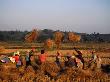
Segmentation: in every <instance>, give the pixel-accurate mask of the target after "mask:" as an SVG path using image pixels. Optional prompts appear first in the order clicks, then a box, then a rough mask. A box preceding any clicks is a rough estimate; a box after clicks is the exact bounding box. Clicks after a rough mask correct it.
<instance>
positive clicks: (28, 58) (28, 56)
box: [25, 50, 31, 68]
mask: <svg viewBox="0 0 110 82" xmlns="http://www.w3.org/2000/svg"><path fill="white" fill-rule="evenodd" d="M29 53H30V51H29V50H28V51H27V52H26V57H25V60H26V68H27V67H28V66H29V65H31V60H30V54H29Z"/></svg>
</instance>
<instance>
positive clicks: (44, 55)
mask: <svg viewBox="0 0 110 82" xmlns="http://www.w3.org/2000/svg"><path fill="white" fill-rule="evenodd" d="M39 59H40V61H41V62H45V61H46V54H41V55H39Z"/></svg>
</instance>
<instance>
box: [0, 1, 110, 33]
mask: <svg viewBox="0 0 110 82" xmlns="http://www.w3.org/2000/svg"><path fill="white" fill-rule="evenodd" d="M33 28H37V29H52V30H63V31H75V32H83V33H93V32H99V33H110V0H0V30H16V29H17V30H23V31H24V30H32V29H33Z"/></svg>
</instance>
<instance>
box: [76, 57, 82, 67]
mask: <svg viewBox="0 0 110 82" xmlns="http://www.w3.org/2000/svg"><path fill="white" fill-rule="evenodd" d="M75 59H76V63H77V67H78V68H81V69H83V63H82V62H81V60H80V59H79V58H77V57H76V58H75Z"/></svg>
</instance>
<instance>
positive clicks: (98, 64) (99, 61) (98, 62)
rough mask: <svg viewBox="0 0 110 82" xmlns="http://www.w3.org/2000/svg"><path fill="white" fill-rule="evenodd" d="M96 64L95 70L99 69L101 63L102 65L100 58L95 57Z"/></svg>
mask: <svg viewBox="0 0 110 82" xmlns="http://www.w3.org/2000/svg"><path fill="white" fill-rule="evenodd" d="M96 62H97V68H100V67H101V63H102V60H101V58H100V57H99V56H97V60H96Z"/></svg>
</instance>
